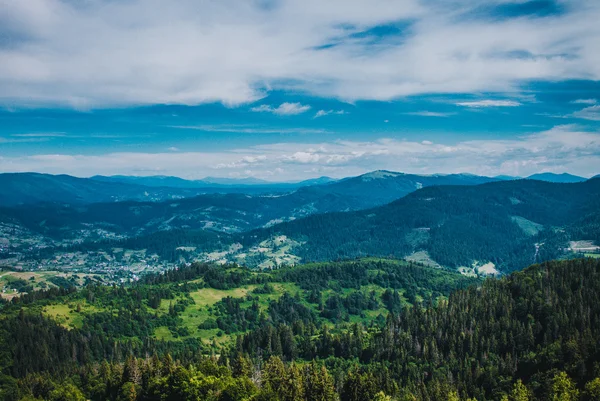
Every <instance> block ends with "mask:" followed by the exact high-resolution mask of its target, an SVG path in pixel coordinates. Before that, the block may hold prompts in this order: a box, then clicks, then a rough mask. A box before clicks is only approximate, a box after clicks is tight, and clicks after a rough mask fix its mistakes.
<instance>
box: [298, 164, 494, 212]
mask: <svg viewBox="0 0 600 401" xmlns="http://www.w3.org/2000/svg"><path fill="white" fill-rule="evenodd" d="M494 181H499V180H498V179H496V178H490V177H482V176H476V175H471V174H448V175H442V174H435V175H416V174H404V173H397V172H393V171H385V170H378V171H373V172H370V173H367V174H363V175H360V176H358V177H350V178H346V179H343V180H339V181H336V182H333V183H330V184H327V185H321V186H318V187H313V186H310V187H305V188H301V189H299V190H298V192H302V193H307V194H309V193H310V194H317V193H329V194H335V195H342V196H345V197H351V198H356V199H358V200H359V201H362V202H361V205H360V206H358V207H355V208H354V209H355V210H356V209H363V208H368V207H373V206H378V205H384V204H386V203H389V202H392V201H394V200H396V199H399V198H402V197H403V196H406V195H408V194H409V193H411V192H414V191H416V190H417V189H421V188H424V187H430V186H434V185H435V186H437V185H479V184H484V183H487V182H494Z"/></svg>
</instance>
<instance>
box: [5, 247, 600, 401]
mask: <svg viewBox="0 0 600 401" xmlns="http://www.w3.org/2000/svg"><path fill="white" fill-rule="evenodd" d="M582 277H585V280H582ZM599 297H600V261H594V260H591V259H586V260H584V259H580V260H573V261H563V262H550V263H545V264H542V265H535V266H531V267H530V268H528V269H526V270H525V271H523V272H520V273H515V274H513V275H511V276H508V277H505V278H503V279H488V280H486V281H485V282H484V283H483V284H481V283H480V282H478V281H474V280H470V281H469V279H466V278H464V277H461V276H460V275H457V274H452V273H447V272H443V271H440V270H436V269H428V268H425V267H422V266H418V265H414V264H406V263H399V262H394V261H385V260H363V261H355V262H342V263H327V264H320V265H308V266H300V267H296V268H288V269H283V270H280V271H275V272H272V273H261V274H257V273H252V272H249V271H246V270H243V269H239V268H235V267H232V268H228V269H224V268H218V267H217V268H215V266H211V265H203V264H195V265H192V266H190V267H186V268H181V269H179V270H173V271H169V272H167V273H166V274H162V275H156V276H150V277H148V278H147V279H146V280H143V281H142V282H140V283H138V284H135V285H133V286H129V287H120V288H119V287H107V286H88V287H86V288H84V289H83V290H81V291H79V292H73V291H66V290H57V289H54V290H50V291H47V292H40V293H33V294H31V295H27V296H24V297H22V298H20V299H15V300H13V301H12V302H11V303H9V304H6V305H4V306H3V319H2V320H0V344H2V349H3V364H2V366H1V368H0V369H1V371H0V373H1V374H0V396H1V397H2V399H5V400H7V401H13V400H15V401H16V400H20V399H21V400H30V399H50V400H85V399H90V400H94V401H95V400H114V401H116V400H123V399H128V400H159V399H168V400H171V399H172V400H175V399H177V400H199V399H203V400H211V401H226V400H229V401H242V400H265V399H266V400H286V401H287V400H289V401H298V400H300V401H303V400H306V401H314V400H320V401H338V400H340V401H341V400H344V401H363V400H392V399H393V400H404V399H411V400H416V401H422V400H423V401H424V400H431V401H448V400H458V399H468V398H470V399H477V400H498V401H499V400H505V399H508V400H550V399H559V400H578V399H579V395H580V394H581V396H582V400H588V399H589V400H594V399H595V398H594V397H595V396H596V395H597V394H598V393H597V391H598V388H599V385H600V372H599V371H598V369H597V366H598V364H599V363H600V348H599V345H598V342H597V338H598V337H599V336H600V331H599V330H600V328H599V326H598V322H599V321H600V299H599ZM385 314H387V317H385ZM215 354H217V355H218V357H217V356H215Z"/></svg>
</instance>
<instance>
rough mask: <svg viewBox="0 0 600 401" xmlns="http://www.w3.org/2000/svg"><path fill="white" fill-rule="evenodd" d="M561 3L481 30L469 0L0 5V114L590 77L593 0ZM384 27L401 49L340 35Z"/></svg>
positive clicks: (379, 94)
mask: <svg viewBox="0 0 600 401" xmlns="http://www.w3.org/2000/svg"><path fill="white" fill-rule="evenodd" d="M511 2H514V0H496V1H495V3H496V4H499V3H511ZM562 2H563V3H566V4H567V7H565V9H566V10H567V12H565V13H561V14H558V15H552V16H548V17H545V18H494V19H489V18H484V17H479V15H480V14H481V13H478V11H480V10H481V4H482V1H481V0H456V1H452V2H441V1H434V2H432V1H427V0H397V1H390V0H330V1H327V2H322V1H318V0H305V1H298V0H269V1H268V2H264V1H240V0H221V1H217V2H198V1H194V0H180V1H176V2H168V4H167V3H166V2H164V1H160V0H128V1H101V0H95V1H85V2H79V1H67V0H27V1H10V0H0V4H1V7H2V13H1V14H0V36H3V37H8V38H12V40H11V43H10V46H2V47H1V48H0V103H1V104H4V105H5V106H7V107H14V106H24V105H40V104H42V105H48V104H51V105H55V104H58V105H68V106H72V107H79V108H90V107H91V108H93V107H103V106H114V105H132V104H133V105H137V104H156V103H160V104H174V103H178V104H198V103H203V102H215V101H217V102H223V103H224V104H227V105H238V104H242V103H248V102H252V101H256V100H258V99H260V98H262V97H264V96H265V93H266V92H267V91H268V90H294V91H299V92H301V93H310V94H313V95H318V96H327V97H337V98H341V99H345V100H360V99H374V100H389V99H393V98H397V97H401V96H407V95H414V94H423V93H486V92H506V91H518V90H519V89H520V87H521V84H522V83H523V82H526V81H528V80H552V81H555V80H562V79H591V80H599V79H600V53H599V52H598V51H597V46H598V45H597V44H598V41H599V40H600V25H599V24H598V23H597V21H598V18H599V16H600V2H598V1H597V0H562ZM267 3H268V4H267ZM467 16H468V18H467ZM397 21H410V29H409V30H408V32H409V33H408V34H406V35H405V36H403V37H402V38H401V39H399V38H395V37H387V38H381V40H380V41H379V43H378V44H377V46H373V44H372V40H371V39H372V38H369V37H363V38H360V37H357V36H356V35H355V36H352V34H353V33H358V32H362V31H365V30H367V29H369V28H370V27H373V26H376V25H381V24H389V23H393V22H397ZM327 45H331V46H327ZM515 52H518V53H519V54H521V55H526V56H519V57H515V56H514V53H515Z"/></svg>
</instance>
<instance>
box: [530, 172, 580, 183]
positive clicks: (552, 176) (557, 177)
mask: <svg viewBox="0 0 600 401" xmlns="http://www.w3.org/2000/svg"><path fill="white" fill-rule="evenodd" d="M527 178H528V179H530V180H538V181H547V182H561V183H574V182H582V181H585V180H586V179H585V178H583V177H579V176H577V175H573V174H569V173H562V174H558V173H539V174H533V175H530V176H529V177H527Z"/></svg>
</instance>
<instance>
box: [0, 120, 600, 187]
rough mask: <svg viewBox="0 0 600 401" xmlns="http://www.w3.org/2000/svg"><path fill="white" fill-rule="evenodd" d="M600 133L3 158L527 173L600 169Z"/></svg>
mask: <svg viewBox="0 0 600 401" xmlns="http://www.w3.org/2000/svg"><path fill="white" fill-rule="evenodd" d="M598 166H600V132H586V131H582V130H580V129H578V127H576V126H558V127H555V128H553V129H551V130H547V131H542V132H538V133H534V134H530V135H526V136H522V137H517V138H511V139H489V140H487V139H486V140H469V141H455V142H445V143H440V142H434V141H431V140H423V141H408V140H397V139H386V138H380V139H378V140H372V141H350V140H329V141H323V142H320V143H297V142H283V143H270V144H263V145H256V146H252V147H247V148H238V149H229V150H227V151H219V152H177V153H173V152H167V151H165V152H162V153H141V152H139V153H136V152H117V153H108V154H100V155H78V154H40V155H33V156H22V157H9V156H5V157H4V158H0V171H4V172H13V171H39V172H47V173H55V174H57V173H66V174H69V173H71V174H72V173H73V172H77V174H78V175H82V176H91V175H95V174H103V175H113V174H137V175H153V174H162V175H177V176H182V177H187V178H201V177H204V176H215V175H217V176H229V177H233V176H245V175H248V173H247V172H248V171H249V172H250V173H251V175H252V176H255V177H258V178H265V179H273V180H294V179H305V178H310V177H314V176H317V175H324V174H326V175H331V176H336V177H343V176H349V175H356V174H361V173H364V172H366V171H371V170H376V169H386V170H395V171H404V172H410V173H419V174H432V173H459V172H467V173H473V174H480V175H498V174H508V175H518V176H526V175H530V174H532V173H536V172H539V171H556V172H562V171H569V172H571V173H574V174H579V175H582V176H591V175H595V174H598V173H600V171H599V170H598Z"/></svg>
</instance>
